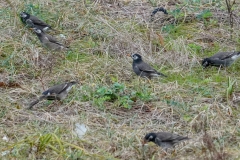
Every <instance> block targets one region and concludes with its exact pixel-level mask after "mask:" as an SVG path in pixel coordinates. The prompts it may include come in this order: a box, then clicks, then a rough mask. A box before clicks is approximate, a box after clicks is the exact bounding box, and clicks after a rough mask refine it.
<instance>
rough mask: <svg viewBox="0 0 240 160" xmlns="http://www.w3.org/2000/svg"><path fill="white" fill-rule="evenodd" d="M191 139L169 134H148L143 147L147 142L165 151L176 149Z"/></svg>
mask: <svg viewBox="0 0 240 160" xmlns="http://www.w3.org/2000/svg"><path fill="white" fill-rule="evenodd" d="M188 139H190V138H188V137H183V136H179V135H177V134H173V133H169V132H157V133H148V134H147V135H146V136H145V137H144V139H143V145H144V144H146V143H147V142H153V143H155V144H157V145H158V146H160V147H162V148H163V149H164V150H167V149H168V148H172V147H174V146H175V145H176V144H177V143H179V142H180V141H183V140H188Z"/></svg>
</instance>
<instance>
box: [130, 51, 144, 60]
mask: <svg viewBox="0 0 240 160" xmlns="http://www.w3.org/2000/svg"><path fill="white" fill-rule="evenodd" d="M131 57H132V59H133V60H134V61H138V60H142V56H141V55H139V54H137V53H135V54H132V55H131Z"/></svg>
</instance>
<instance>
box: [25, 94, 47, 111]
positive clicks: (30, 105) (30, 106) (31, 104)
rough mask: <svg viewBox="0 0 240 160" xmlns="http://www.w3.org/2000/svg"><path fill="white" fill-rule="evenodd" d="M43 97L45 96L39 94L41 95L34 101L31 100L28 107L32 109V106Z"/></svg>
mask: <svg viewBox="0 0 240 160" xmlns="http://www.w3.org/2000/svg"><path fill="white" fill-rule="evenodd" d="M44 98H45V96H41V97H39V98H38V99H37V100H35V101H33V102H32V103H30V104H29V107H28V109H32V107H33V106H34V105H36V104H37V103H39V102H40V101H41V100H43V99H44Z"/></svg>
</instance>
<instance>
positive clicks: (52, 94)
mask: <svg viewBox="0 0 240 160" xmlns="http://www.w3.org/2000/svg"><path fill="white" fill-rule="evenodd" d="M77 83H78V82H76V81H70V82H66V83H62V84H58V85H55V86H53V87H50V88H49V89H48V90H46V91H44V92H43V93H42V96H40V97H39V98H38V99H37V100H35V101H33V102H32V103H30V105H29V108H28V109H31V108H32V107H33V106H34V105H35V104H37V103H38V102H40V101H42V100H44V99H47V100H59V101H60V100H62V99H64V98H66V97H67V95H68V92H69V91H70V90H71V89H72V86H73V85H75V84H77Z"/></svg>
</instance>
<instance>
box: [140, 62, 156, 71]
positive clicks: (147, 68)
mask: <svg viewBox="0 0 240 160" xmlns="http://www.w3.org/2000/svg"><path fill="white" fill-rule="evenodd" d="M138 68H139V70H140V71H142V72H152V73H157V71H156V70H155V69H153V68H152V67H151V66H149V65H148V64H147V63H145V62H142V63H139V64H138Z"/></svg>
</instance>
